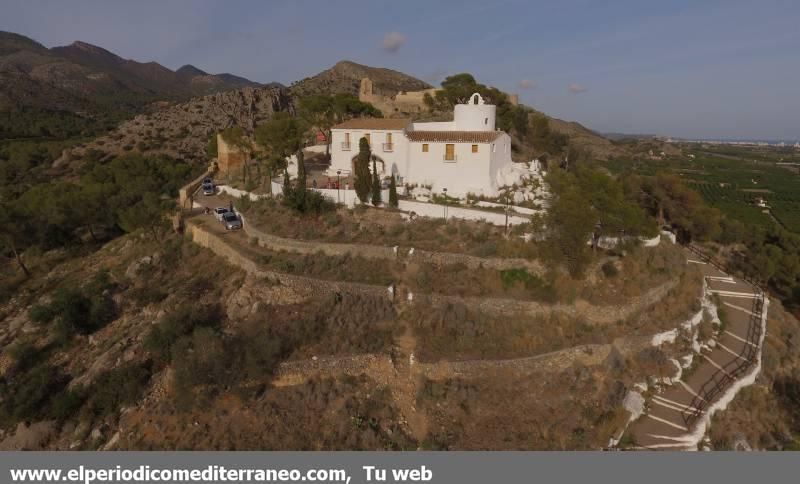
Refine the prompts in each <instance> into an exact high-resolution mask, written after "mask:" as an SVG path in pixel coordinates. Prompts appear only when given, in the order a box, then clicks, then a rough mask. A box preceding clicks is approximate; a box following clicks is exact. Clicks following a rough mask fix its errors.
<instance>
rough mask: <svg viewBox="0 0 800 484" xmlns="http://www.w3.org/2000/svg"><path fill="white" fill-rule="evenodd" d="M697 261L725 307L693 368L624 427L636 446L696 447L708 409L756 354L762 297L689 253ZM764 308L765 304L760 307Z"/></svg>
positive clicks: (751, 364)
mask: <svg viewBox="0 0 800 484" xmlns="http://www.w3.org/2000/svg"><path fill="white" fill-rule="evenodd" d="M689 263H693V264H699V265H700V267H701V269H702V271H703V274H704V275H705V279H706V284H707V286H708V290H709V292H711V293H712V294H716V295H718V296H719V301H720V302H721V306H722V307H720V308H719V309H720V310H724V311H725V318H724V319H725V321H724V325H723V327H722V331H721V332H720V334H719V337H718V338H717V340H716V345H714V347H713V348H710V349H709V348H703V349H702V351H701V353H700V354H695V355H694V358H695V361H696V362H697V364H696V365H695V368H694V370H693V371H692V372H691V373H690V374H689V375H688V376H684V377H683V378H681V381H678V382H676V383H673V384H672V385H671V386H670V387H667V388H666V389H665V390H664V391H663V392H661V393H658V394H655V395H653V396H652V398H651V399H650V400H649V402H648V407H647V410H646V413H645V414H644V415H642V416H641V417H640V418H639V419H638V420H636V421H635V422H634V423H633V424H631V427H630V428H629V429H628V430H627V432H630V435H631V437H632V438H633V441H634V442H635V446H636V447H637V448H644V449H668V450H695V449H696V443H697V441H698V440H699V439H698V436H697V433H698V432H703V431H704V429H699V428H698V427H699V426H701V425H703V422H704V421H705V419H704V418H703V417H705V414H706V412H707V411H708V408H709V407H711V406H712V405H713V404H715V403H717V402H719V401H720V399H721V398H723V397H724V396H725V394H726V393H727V392H728V391H729V390H731V389H732V387H733V385H734V384H735V383H736V382H737V381H738V380H741V379H742V378H743V377H744V376H746V375H747V374H749V373H750V372H751V371H753V367H754V365H755V364H756V362H757V359H758V357H759V355H760V351H761V348H760V347H759V345H760V340H761V339H760V334H761V324H762V321H761V317H760V315H761V308H762V305H763V296H762V295H761V294H760V291H759V290H758V289H756V288H754V287H753V286H751V285H749V284H747V283H745V282H744V281H741V280H739V279H736V278H733V277H731V276H729V275H728V274H726V273H724V272H722V271H720V270H719V269H717V268H715V267H714V266H712V265H711V264H707V263H704V262H702V261H700V260H698V258H697V257H695V256H694V255H691V256H690V258H689ZM763 309H764V310H765V311H766V307H763Z"/></svg>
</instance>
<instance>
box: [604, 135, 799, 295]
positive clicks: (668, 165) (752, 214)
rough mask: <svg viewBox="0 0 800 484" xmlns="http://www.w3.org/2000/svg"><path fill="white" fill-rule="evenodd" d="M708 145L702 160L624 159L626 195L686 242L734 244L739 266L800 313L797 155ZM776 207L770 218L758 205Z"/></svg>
mask: <svg viewBox="0 0 800 484" xmlns="http://www.w3.org/2000/svg"><path fill="white" fill-rule="evenodd" d="M711 149H712V148H708V147H703V151H700V150H693V151H692V152H691V154H692V155H693V156H694V158H692V157H688V158H670V159H667V160H662V161H659V162H657V163H654V162H638V161H633V160H616V161H614V162H610V163H608V164H607V166H608V168H609V169H610V170H612V171H613V172H615V173H617V174H618V177H619V178H620V179H621V182H622V183H623V185H624V186H625V192H626V196H627V197H628V198H629V199H630V200H635V201H636V202H637V203H638V204H639V205H640V206H642V207H643V208H644V209H645V210H646V211H647V212H648V213H649V214H650V215H652V216H653V217H655V218H656V219H657V220H658V221H659V222H660V223H662V224H669V225H670V226H672V227H673V228H674V229H675V230H676V231H677V233H678V237H679V239H680V240H681V241H692V240H696V241H701V242H713V243H717V244H722V245H727V246H730V249H732V250H730V249H729V250H727V251H726V258H728V260H729V263H730V264H731V266H732V268H734V269H736V270H738V271H739V272H740V273H742V274H744V275H746V276H749V277H751V278H754V279H757V280H759V281H761V282H762V283H763V284H765V285H767V286H768V287H769V288H770V289H772V291H774V293H775V294H776V295H777V296H778V297H779V298H780V299H781V300H782V301H783V303H784V304H785V305H787V306H788V307H789V308H791V309H792V310H797V309H800V234H798V233H795V232H793V230H794V229H795V226H794V223H795V222H794V221H795V220H796V219H797V218H798V213H799V212H797V211H796V209H797V208H800V198H799V197H800V196H798V193H800V192H799V191H798V190H800V177H798V174H797V173H796V171H792V170H793V169H794V168H793V167H792V166H791V165H777V164H775V162H777V161H781V160H784V161H791V162H795V160H796V155H795V154H792V153H786V152H785V150H767V149H765V148H757V149H749V148H733V147H719V148H718V147H714V148H713V150H715V152H709V151H708V150H711ZM756 198H763V199H765V200H766V201H767V203H768V204H769V206H770V207H771V208H770V212H771V213H772V215H773V216H774V217H775V219H776V220H777V221H778V222H780V223H776V222H775V221H773V220H772V219H771V218H770V215H769V214H767V213H764V211H763V209H760V208H757V207H755V206H754V202H755V199H756Z"/></svg>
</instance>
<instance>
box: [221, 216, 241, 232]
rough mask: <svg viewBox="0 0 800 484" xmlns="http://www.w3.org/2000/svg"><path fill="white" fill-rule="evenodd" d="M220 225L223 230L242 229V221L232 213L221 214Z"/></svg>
mask: <svg viewBox="0 0 800 484" xmlns="http://www.w3.org/2000/svg"><path fill="white" fill-rule="evenodd" d="M222 225H224V226H225V230H238V229H240V228H242V219H240V218H239V216H238V215H236V214H235V213H233V212H226V213H224V214H222Z"/></svg>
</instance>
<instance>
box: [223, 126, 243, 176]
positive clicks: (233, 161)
mask: <svg viewBox="0 0 800 484" xmlns="http://www.w3.org/2000/svg"><path fill="white" fill-rule="evenodd" d="M249 157H250V153H248V152H246V151H243V150H241V149H240V148H238V147H236V146H231V145H229V144H228V143H226V142H225V139H224V138H223V137H222V135H221V134H217V165H218V166H219V170H220V172H222V173H223V174H224V175H227V174H228V173H230V172H231V171H232V170H236V169H238V168H239V167H241V166H243V165H244V164H245V162H246V161H247V159H248V158H249Z"/></svg>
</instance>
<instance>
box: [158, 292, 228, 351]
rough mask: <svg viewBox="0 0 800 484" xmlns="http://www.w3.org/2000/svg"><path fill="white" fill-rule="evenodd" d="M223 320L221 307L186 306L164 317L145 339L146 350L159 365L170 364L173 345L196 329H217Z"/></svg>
mask: <svg viewBox="0 0 800 484" xmlns="http://www.w3.org/2000/svg"><path fill="white" fill-rule="evenodd" d="M220 320H221V309H220V308H219V306H196V305H191V304H185V305H183V306H179V307H178V308H177V309H175V310H174V311H173V312H171V313H169V314H167V315H166V316H164V317H163V318H162V319H161V320H160V321H159V322H158V324H156V326H155V327H154V328H153V329H152V330H150V332H149V333H148V334H147V336H146V337H145V339H144V348H145V350H146V351H148V352H149V353H150V354H151V356H152V357H153V359H154V360H156V361H157V362H159V363H163V364H166V363H169V361H170V360H171V352H172V347H173V345H174V344H175V343H176V342H177V341H178V339H179V338H181V337H182V336H185V335H188V334H190V333H191V332H192V331H193V330H194V328H196V327H210V328H215V327H217V326H218V325H219V322H220Z"/></svg>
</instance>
